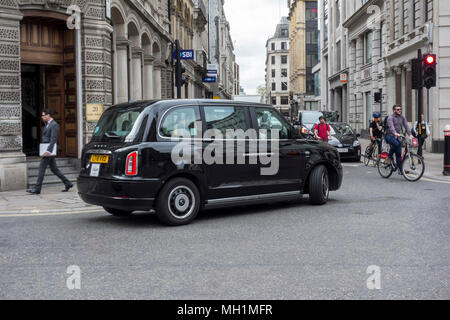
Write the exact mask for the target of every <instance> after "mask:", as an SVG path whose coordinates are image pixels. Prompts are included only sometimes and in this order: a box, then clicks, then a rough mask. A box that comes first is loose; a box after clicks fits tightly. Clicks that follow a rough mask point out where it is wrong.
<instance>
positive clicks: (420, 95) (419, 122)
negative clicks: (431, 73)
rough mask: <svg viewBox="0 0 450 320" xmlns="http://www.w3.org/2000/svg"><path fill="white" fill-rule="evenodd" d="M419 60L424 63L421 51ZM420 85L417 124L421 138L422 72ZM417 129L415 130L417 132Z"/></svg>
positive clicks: (418, 56)
mask: <svg viewBox="0 0 450 320" xmlns="http://www.w3.org/2000/svg"><path fill="white" fill-rule="evenodd" d="M417 59H419V60H420V61H422V59H423V57H422V50H421V49H419V50H417ZM419 83H420V84H421V85H420V88H419V89H417V99H418V102H417V124H418V127H419V128H418V131H419V132H418V135H419V136H421V135H422V126H421V122H422V118H421V115H422V112H423V79H422V72H420V79H419ZM415 129H416V128H414V130H415Z"/></svg>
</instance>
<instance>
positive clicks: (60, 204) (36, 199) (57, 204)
mask: <svg viewBox="0 0 450 320" xmlns="http://www.w3.org/2000/svg"><path fill="white" fill-rule="evenodd" d="M63 189H64V185H63V184H62V183H61V185H60V186H51V187H48V186H44V187H43V188H42V190H41V194H39V195H33V194H29V193H27V192H26V190H17V191H5V192H0V215H15V214H53V213H60V214H64V213H75V212H80V213H82V212H86V213H87V212H93V211H99V210H103V208H101V207H98V206H92V205H89V204H86V203H85V202H83V200H81V199H80V197H79V196H78V190H77V186H76V183H74V187H73V188H72V189H70V191H69V192H61V190H63Z"/></svg>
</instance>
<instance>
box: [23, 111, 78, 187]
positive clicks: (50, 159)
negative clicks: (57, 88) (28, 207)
mask: <svg viewBox="0 0 450 320" xmlns="http://www.w3.org/2000/svg"><path fill="white" fill-rule="evenodd" d="M41 118H42V120H43V121H44V122H45V123H46V125H45V128H44V130H43V131H42V143H48V144H49V145H48V148H47V150H46V151H45V153H44V154H43V155H42V159H41V163H40V166H39V175H38V179H37V182H36V185H35V186H34V188H32V189H28V190H27V192H28V193H31V194H40V193H41V188H42V182H43V181H44V175H45V170H46V169H47V166H50V170H52V172H53V173H54V174H55V175H56V176H57V177H58V178H60V179H61V181H62V182H63V183H64V185H65V189H64V190H62V192H67V191H69V190H70V188H72V187H73V184H72V183H71V182H70V181H69V180H68V179H67V178H66V177H65V176H64V175H63V174H62V173H61V171H59V169H58V167H57V166H56V160H55V156H52V150H53V148H54V147H55V145H56V142H57V140H58V131H59V125H58V124H57V123H56V121H55V120H54V119H53V113H52V111H51V110H48V109H45V110H43V111H42V114H41Z"/></svg>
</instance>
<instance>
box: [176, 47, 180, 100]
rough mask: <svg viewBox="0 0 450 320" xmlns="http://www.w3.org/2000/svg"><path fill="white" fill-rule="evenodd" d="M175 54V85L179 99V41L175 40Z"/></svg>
mask: <svg viewBox="0 0 450 320" xmlns="http://www.w3.org/2000/svg"><path fill="white" fill-rule="evenodd" d="M175 54H176V58H177V60H176V62H175V82H176V84H175V85H176V86H177V99H181V81H180V79H181V59H180V41H179V40H175Z"/></svg>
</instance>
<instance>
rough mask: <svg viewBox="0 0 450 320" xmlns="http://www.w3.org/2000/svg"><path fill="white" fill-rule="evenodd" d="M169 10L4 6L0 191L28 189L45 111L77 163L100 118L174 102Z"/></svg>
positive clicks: (141, 0)
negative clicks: (124, 105) (120, 108)
mask: <svg viewBox="0 0 450 320" xmlns="http://www.w3.org/2000/svg"><path fill="white" fill-rule="evenodd" d="M74 5H75V6H76V7H73V6H74ZM71 6H72V7H71ZM68 8H69V9H68ZM78 8H79V9H78ZM70 9H72V10H70ZM78 10H79V12H80V15H79V16H78V15H77V14H76V12H77V11H78ZM168 11H169V7H168V3H167V2H166V1H162V0H151V1H149V0H127V1H124V0H121V1H119V0H112V1H105V0H0V75H1V76H0V191H4V190H12V189H18V188H25V187H26V186H27V166H26V158H27V157H29V156H37V155H38V146H39V140H40V135H41V123H40V111H41V110H42V109H44V108H49V109H52V110H53V111H54V113H55V119H56V121H57V122H58V123H59V124H60V134H59V137H58V155H59V156H62V157H73V158H75V159H76V158H79V156H80V153H81V149H82V147H83V145H84V144H85V143H86V142H87V141H88V140H89V139H90V137H91V134H92V132H93V129H94V128H95V126H96V119H95V117H96V116H97V115H98V113H99V112H102V111H103V110H104V109H106V108H108V107H109V106H111V105H112V104H115V103H120V102H125V101H129V100H140V99H153V98H168V97H171V93H172V90H173V88H172V86H171V75H172V72H171V68H170V63H169V61H170V60H168V59H169V57H170V56H171V55H170V45H169V44H170V43H171V41H172V38H171V35H170V30H169V26H170V21H169V19H168V17H169V16H168ZM78 17H80V19H79V27H78V26H77V27H75V28H74V26H75V25H74V23H73V22H77V21H78ZM68 20H69V22H72V23H71V24H69V25H70V28H69V25H68Z"/></svg>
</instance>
